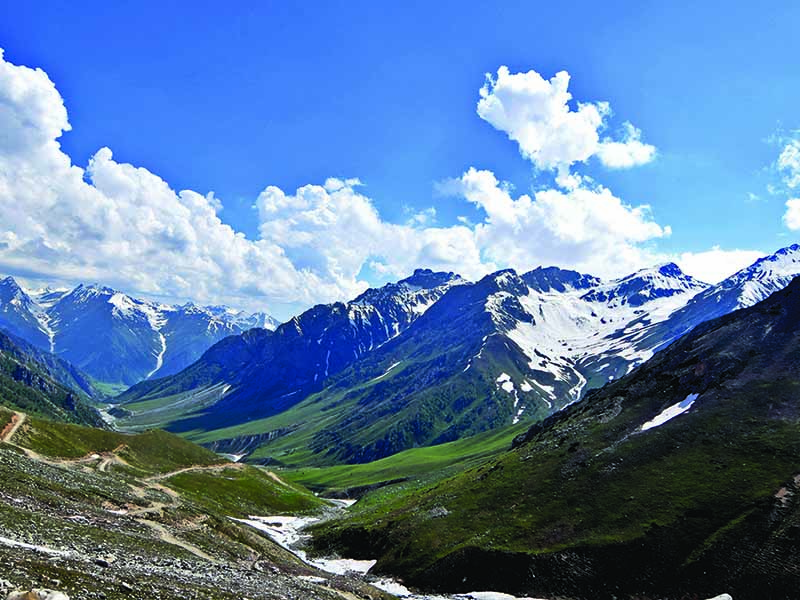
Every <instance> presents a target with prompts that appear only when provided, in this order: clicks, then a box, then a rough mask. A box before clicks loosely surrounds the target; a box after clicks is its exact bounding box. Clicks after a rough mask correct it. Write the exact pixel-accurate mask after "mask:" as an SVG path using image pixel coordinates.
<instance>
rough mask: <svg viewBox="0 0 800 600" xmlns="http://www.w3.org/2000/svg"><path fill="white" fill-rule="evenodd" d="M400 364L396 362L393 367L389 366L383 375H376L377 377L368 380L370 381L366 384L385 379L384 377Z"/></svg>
mask: <svg viewBox="0 0 800 600" xmlns="http://www.w3.org/2000/svg"><path fill="white" fill-rule="evenodd" d="M401 362H402V361H397V362H396V363H394V364H393V365H391V366H390V367H389V368H388V369H386V371H384V373H383V375H378V376H377V377H374V378H373V379H370V380H369V381H368V383H372V382H374V381H380V380H381V379H383V378H384V377H386V376H387V375H388V374H389V372H390V371H391V370H392V369H394V368H395V367H396V366H397V365H399V364H400V363H401Z"/></svg>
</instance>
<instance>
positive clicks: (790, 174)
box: [777, 139, 800, 189]
mask: <svg viewBox="0 0 800 600" xmlns="http://www.w3.org/2000/svg"><path fill="white" fill-rule="evenodd" d="M777 166H778V171H780V173H781V175H782V176H783V183H784V184H786V186H787V187H788V188H790V189H795V188H797V187H800V140H797V139H795V140H791V141H789V142H788V143H787V144H786V145H785V146H784V147H783V150H782V151H781V153H780V156H778V163H777Z"/></svg>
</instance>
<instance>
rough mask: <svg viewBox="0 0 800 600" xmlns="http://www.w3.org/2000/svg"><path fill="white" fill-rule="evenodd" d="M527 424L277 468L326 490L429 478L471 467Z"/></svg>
mask: <svg viewBox="0 0 800 600" xmlns="http://www.w3.org/2000/svg"><path fill="white" fill-rule="evenodd" d="M527 428H528V425H527V424H521V423H520V424H517V425H514V426H511V427H505V428H503V429H499V430H494V431H489V432H485V433H481V434H478V435H475V436H472V437H469V438H464V439H461V440H457V441H454V442H448V443H446V444H439V445H437V446H426V447H423V448H412V449H411V450H405V451H403V452H400V453H398V454H394V455H392V456H389V457H387V458H383V459H381V460H377V461H374V462H371V463H366V464H356V465H334V466H331V467H310V468H298V469H286V470H283V471H281V475H282V476H285V477H286V478H288V479H291V480H292V481H296V482H298V483H301V484H303V485H304V486H306V487H309V488H311V489H314V490H319V491H323V492H328V493H330V492H339V491H344V490H347V489H349V488H356V487H363V486H373V485H376V484H380V483H384V482H387V481H392V480H396V479H408V480H413V481H415V482H429V481H432V480H436V479H441V478H444V477H448V476H450V475H452V474H454V473H457V472H460V471H463V470H465V469H467V468H470V467H473V466H475V465H477V464H480V463H482V462H483V461H485V460H487V459H488V458H491V457H493V456H496V455H498V454H499V453H501V452H503V451H505V450H508V449H509V448H510V447H511V441H512V440H513V439H514V436H516V435H518V434H520V433H522V432H523V431H525V430H526V429H527Z"/></svg>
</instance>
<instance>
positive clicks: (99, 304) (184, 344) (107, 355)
mask: <svg viewBox="0 0 800 600" xmlns="http://www.w3.org/2000/svg"><path fill="white" fill-rule="evenodd" d="M276 324H277V322H276V321H275V320H274V319H273V318H272V317H270V316H269V315H267V314H266V313H253V314H249V313H245V312H244V311H238V310H234V309H230V308H228V307H225V306H208V307H204V306H198V305H196V304H193V303H185V304H182V305H167V304H161V303H157V302H151V301H146V300H140V299H137V298H134V297H132V296H129V295H128V294H125V293H123V292H120V291H118V290H115V289H113V288H110V287H107V286H102V285H99V284H79V285H78V286H76V287H75V288H73V289H72V290H52V289H50V288H45V289H43V290H38V291H35V292H30V293H29V292H27V291H25V290H24V289H23V288H22V287H21V286H20V285H19V284H18V283H17V282H16V280H14V279H13V277H6V278H4V279H2V280H0V327H4V328H7V329H8V330H9V331H10V332H11V333H13V334H15V335H17V336H18V337H20V338H22V339H24V340H26V341H28V342H30V343H32V344H34V345H35V346H37V347H39V348H41V349H43V350H47V351H49V352H50V353H53V354H57V355H59V356H60V357H62V358H65V359H67V360H69V361H70V362H72V363H74V364H75V365H76V366H77V367H79V368H81V369H82V370H84V371H86V372H87V373H89V374H90V375H91V376H92V377H94V378H95V379H96V380H98V381H101V382H108V383H117V384H125V385H128V386H129V385H132V384H133V383H136V382H138V381H140V380H142V379H149V378H151V377H153V376H155V375H156V374H158V375H169V374H171V373H176V372H178V371H180V370H182V369H183V368H185V367H186V366H188V365H190V364H191V363H193V362H194V361H195V360H197V359H198V358H199V357H200V356H201V355H202V352H203V351H205V350H206V349H207V348H208V347H210V346H211V345H213V344H214V343H215V342H217V341H219V340H220V339H222V338H223V337H226V336H228V335H235V334H239V333H242V332H243V331H246V330H247V329H250V328H253V327H268V328H274V326H275V325H276Z"/></svg>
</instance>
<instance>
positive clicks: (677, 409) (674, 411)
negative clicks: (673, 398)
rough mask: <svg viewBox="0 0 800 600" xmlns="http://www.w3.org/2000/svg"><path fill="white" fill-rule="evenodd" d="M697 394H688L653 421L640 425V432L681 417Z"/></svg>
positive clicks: (690, 406)
mask: <svg viewBox="0 0 800 600" xmlns="http://www.w3.org/2000/svg"><path fill="white" fill-rule="evenodd" d="M698 396H699V394H689V395H688V396H686V398H685V399H684V400H683V401H681V402H678V403H677V404H673V405H672V406H670V407H668V408H665V409H664V410H662V411H661V412H660V413H658V414H657V415H656V416H655V417H654V418H653V419H651V420H650V421H647V422H646V423H645V424H644V425H642V431H647V430H648V429H653V428H654V427H660V426H661V425H663V424H664V423H666V422H667V421H669V420H671V419H674V418H675V417H677V416H678V415H682V414H683V413H685V412H686V411H687V410H689V409H690V408H692V405H693V404H694V401H695V400H697V397H698Z"/></svg>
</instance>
